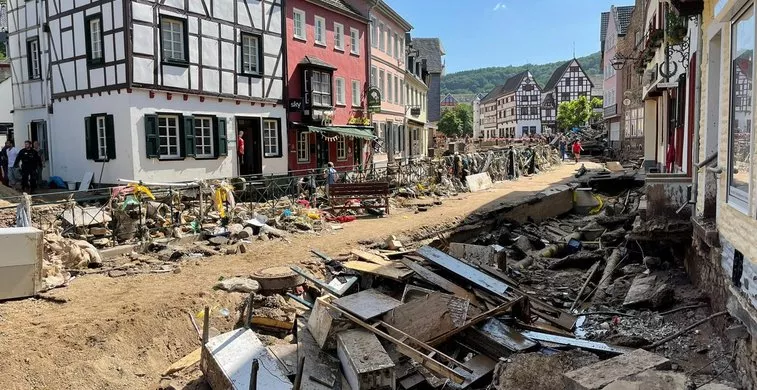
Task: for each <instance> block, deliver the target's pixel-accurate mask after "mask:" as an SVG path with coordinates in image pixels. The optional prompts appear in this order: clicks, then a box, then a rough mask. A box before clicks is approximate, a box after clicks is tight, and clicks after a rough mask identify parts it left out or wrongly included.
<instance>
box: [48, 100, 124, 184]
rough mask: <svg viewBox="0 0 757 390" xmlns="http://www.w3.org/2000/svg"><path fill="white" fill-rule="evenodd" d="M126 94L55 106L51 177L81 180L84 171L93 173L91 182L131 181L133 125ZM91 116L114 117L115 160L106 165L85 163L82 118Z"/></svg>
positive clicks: (52, 118) (57, 103) (63, 101)
mask: <svg viewBox="0 0 757 390" xmlns="http://www.w3.org/2000/svg"><path fill="white" fill-rule="evenodd" d="M128 105H129V94H127V93H126V92H125V91H122V92H121V93H120V94H118V93H112V94H111V95H107V94H103V95H102V96H97V95H95V96H93V97H91V98H90V97H86V98H78V99H76V100H74V99H70V100H68V101H66V100H62V101H61V102H56V103H55V106H54V107H55V113H54V114H53V115H51V120H50V124H49V126H48V129H49V134H50V146H49V148H50V154H51V157H52V160H51V164H52V165H53V166H52V173H51V174H52V175H55V176H60V177H61V178H62V179H63V180H65V181H81V180H82V177H83V176H84V172H86V171H91V172H93V173H94V174H95V176H94V179H93V183H97V182H98V180H99V179H100V172H101V171H102V182H103V183H116V182H117V180H118V179H119V178H124V179H130V178H132V176H133V175H132V166H133V161H132V160H133V157H132V142H131V133H132V132H133V126H132V124H131V118H130V116H129V109H128V107H129V106H128ZM92 114H110V115H113V124H114V127H115V136H116V158H115V159H113V160H111V161H109V162H106V163H102V162H95V161H93V160H87V149H86V145H85V134H84V131H85V130H84V118H86V117H88V116H90V115H92Z"/></svg>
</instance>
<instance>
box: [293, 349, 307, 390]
mask: <svg viewBox="0 0 757 390" xmlns="http://www.w3.org/2000/svg"><path fill="white" fill-rule="evenodd" d="M304 367H305V356H300V359H299V361H298V362H297V375H296V376H295V377H294V387H293V390H300V386H302V372H303V369H304Z"/></svg>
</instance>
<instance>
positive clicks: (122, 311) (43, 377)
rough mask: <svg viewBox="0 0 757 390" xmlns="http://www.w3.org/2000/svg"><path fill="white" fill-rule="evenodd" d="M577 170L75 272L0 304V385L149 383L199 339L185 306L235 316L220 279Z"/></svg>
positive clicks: (218, 323) (436, 221) (409, 227)
mask: <svg viewBox="0 0 757 390" xmlns="http://www.w3.org/2000/svg"><path fill="white" fill-rule="evenodd" d="M576 168H577V167H576V166H575V165H573V164H567V165H563V166H561V167H558V168H557V169H555V170H553V171H550V172H546V173H543V174H540V175H538V176H535V177H531V178H522V179H520V180H518V181H516V182H504V183H499V184H497V185H496V186H495V189H493V190H489V191H484V192H479V193H475V194H463V195H461V196H459V197H457V198H455V199H448V200H445V202H444V204H443V205H442V206H437V207H433V208H431V209H429V211H428V212H424V213H419V214H413V213H412V212H411V211H402V210H400V211H397V212H393V214H392V215H391V216H390V217H389V218H381V219H366V220H359V221H356V222H353V223H349V224H345V225H344V229H343V230H340V231H337V232H335V233H334V234H332V233H329V234H326V235H323V236H313V235H305V234H303V235H298V236H295V237H294V238H293V239H292V242H291V244H290V243H286V242H282V241H269V242H256V243H255V244H254V245H255V249H254V250H253V251H251V253H247V254H244V255H237V256H225V257H216V258H210V259H204V260H201V261H200V260H191V261H188V262H185V263H184V264H182V266H181V272H180V273H178V274H160V275H139V276H133V277H125V278H109V277H107V276H87V277H83V278H79V279H76V280H74V281H72V282H71V284H70V285H69V286H68V287H66V288H62V289H58V290H54V291H51V292H49V293H47V296H51V297H54V298H57V299H59V300H61V301H65V303H54V302H52V301H50V300H34V299H27V300H21V301H15V302H6V303H2V304H0V389H4V390H11V389H77V390H84V389H150V388H156V386H157V383H158V382H159V380H160V374H161V372H162V371H164V370H165V368H166V367H168V366H169V365H170V364H171V363H173V362H174V361H176V360H178V359H179V358H181V357H182V356H184V355H185V354H187V353H188V352H190V351H192V350H193V349H195V348H196V347H197V346H198V342H197V337H196V332H195V330H194V328H193V327H192V324H191V322H190V320H189V314H188V313H190V312H192V313H196V312H198V311H200V310H201V309H202V307H203V306H205V305H209V306H210V307H214V308H216V309H221V308H228V309H229V310H230V311H231V312H232V313H234V309H235V307H234V304H235V302H238V301H239V297H238V296H236V297H235V296H233V295H232V294H228V293H224V292H217V291H213V290H212V286H213V284H214V283H215V282H216V281H217V280H218V278H219V277H220V276H231V275H248V274H250V273H251V272H252V271H254V270H256V269H258V268H261V267H266V266H271V265H281V264H289V263H296V262H298V261H301V260H304V259H307V258H309V257H310V254H309V249H310V248H318V249H320V250H322V251H324V252H326V253H329V254H332V255H337V254H339V253H346V252H348V251H349V248H351V247H355V246H357V241H358V240H363V239H372V238H376V239H383V238H385V237H386V236H387V235H389V234H395V235H398V236H400V235H402V234H403V233H405V232H411V231H413V230H416V229H419V228H423V227H427V226H436V225H440V224H445V223H451V222H454V221H456V220H457V219H459V218H460V217H465V216H466V215H468V214H470V213H471V212H474V211H476V210H477V209H479V208H482V207H487V208H488V207H495V206H496V205H497V204H499V203H500V202H501V201H505V200H512V199H515V198H517V197H521V196H526V195H529V194H532V193H534V192H538V191H541V190H543V189H545V188H547V187H549V186H550V185H553V184H556V183H559V182H563V181H566V180H568V179H569V178H571V177H572V174H573V173H574V171H575V169H576ZM587 168H588V166H587ZM231 317H234V315H233V314H232V316H231ZM232 322H233V320H232V318H224V317H222V316H221V315H220V314H219V310H216V311H215V312H214V314H213V315H212V320H211V324H212V325H213V326H215V327H217V328H219V329H222V330H224V329H229V328H230V327H231V326H232Z"/></svg>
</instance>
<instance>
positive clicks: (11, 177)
mask: <svg viewBox="0 0 757 390" xmlns="http://www.w3.org/2000/svg"><path fill="white" fill-rule="evenodd" d="M5 146H6V147H7V148H8V149H6V151H5V153H6V155H7V156H8V167H7V169H6V172H7V176H8V177H7V178H6V180H7V181H8V186H9V187H15V186H16V183H18V174H17V173H18V172H17V170H16V158H17V157H18V153H19V150H18V148H17V147H16V143H15V142H13V141H6V142H5Z"/></svg>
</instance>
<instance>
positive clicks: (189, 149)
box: [181, 116, 196, 157]
mask: <svg viewBox="0 0 757 390" xmlns="http://www.w3.org/2000/svg"><path fill="white" fill-rule="evenodd" d="M182 121H183V122H182V126H181V131H182V136H183V138H184V143H183V145H182V153H181V155H182V156H185V157H194V156H196V153H195V119H194V117H192V116H183V117H182Z"/></svg>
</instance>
